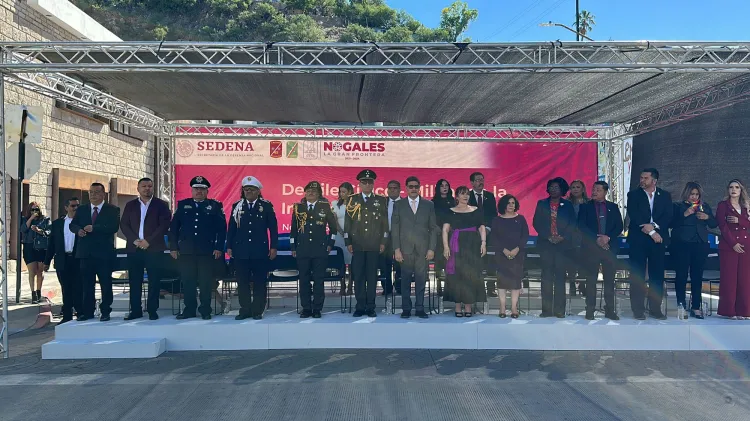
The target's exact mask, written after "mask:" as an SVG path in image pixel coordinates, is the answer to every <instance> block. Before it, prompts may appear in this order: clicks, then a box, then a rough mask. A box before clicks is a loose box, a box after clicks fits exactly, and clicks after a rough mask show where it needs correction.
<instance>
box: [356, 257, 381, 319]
mask: <svg viewBox="0 0 750 421" xmlns="http://www.w3.org/2000/svg"><path fill="white" fill-rule="evenodd" d="M379 260H380V252H377V251H362V250H354V253H353V254H352V274H353V275H354V297H355V298H356V299H357V304H356V308H355V310H356V311H371V310H373V311H374V310H375V291H376V288H377V285H378V261H379Z"/></svg>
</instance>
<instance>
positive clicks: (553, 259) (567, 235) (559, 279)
mask: <svg viewBox="0 0 750 421" xmlns="http://www.w3.org/2000/svg"><path fill="white" fill-rule="evenodd" d="M568 190H569V188H568V183H567V182H566V181H565V179H563V178H562V177H556V178H553V179H552V180H549V181H547V194H549V197H547V198H546V199H542V200H540V201H539V202H538V203H537V204H536V211H535V212H534V223H533V225H534V229H535V230H536V232H537V234H538V236H539V237H538V239H537V249H538V250H539V256H540V257H539V260H540V261H541V262H542V314H541V317H552V316H553V315H554V316H555V317H558V318H564V317H565V304H566V300H565V271H566V269H567V268H568V261H567V260H568V259H567V255H568V250H569V249H570V247H571V243H572V241H571V240H572V235H573V231H574V228H575V227H576V225H577V221H576V220H575V211H574V210H573V205H572V204H571V203H570V202H568V201H567V200H565V199H563V196H565V195H566V194H567V193H568Z"/></svg>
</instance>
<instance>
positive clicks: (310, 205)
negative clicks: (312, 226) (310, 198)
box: [307, 204, 313, 213]
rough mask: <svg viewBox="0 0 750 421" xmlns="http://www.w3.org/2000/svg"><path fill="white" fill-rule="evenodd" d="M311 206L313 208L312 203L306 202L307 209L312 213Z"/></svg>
mask: <svg viewBox="0 0 750 421" xmlns="http://www.w3.org/2000/svg"><path fill="white" fill-rule="evenodd" d="M312 208H313V205H312V204H308V208H307V211H308V212H311V213H312Z"/></svg>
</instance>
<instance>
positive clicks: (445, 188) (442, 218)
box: [432, 178, 456, 296]
mask: <svg viewBox="0 0 750 421" xmlns="http://www.w3.org/2000/svg"><path fill="white" fill-rule="evenodd" d="M432 203H433V204H434V205H435V220H436V221H437V226H438V227H440V228H442V227H443V224H444V223H445V222H446V221H447V220H448V215H450V211H451V208H452V207H454V206H456V199H455V198H454V197H453V189H451V184H450V183H449V182H448V180H446V179H444V178H441V179H440V180H438V182H437V183H435V196H434V197H433V198H432ZM445 263H446V260H445V257H444V256H443V242H442V241H438V245H437V250H435V279H436V280H437V290H438V296H442V295H443V283H442V282H441V279H442V276H443V275H442V272H443V271H444V270H445Z"/></svg>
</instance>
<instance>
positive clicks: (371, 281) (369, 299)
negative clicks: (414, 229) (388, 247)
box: [344, 170, 388, 317]
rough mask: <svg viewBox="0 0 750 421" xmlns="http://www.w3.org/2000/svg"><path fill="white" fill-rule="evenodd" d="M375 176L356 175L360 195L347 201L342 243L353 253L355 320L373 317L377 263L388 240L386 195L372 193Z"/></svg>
mask: <svg viewBox="0 0 750 421" xmlns="http://www.w3.org/2000/svg"><path fill="white" fill-rule="evenodd" d="M376 177H377V176H376V174H375V172H374V171H372V170H362V171H361V172H360V173H359V174H357V180H359V187H360V190H362V193H356V194H352V195H350V196H349V197H348V198H347V199H346V219H345V223H344V241H345V243H346V247H347V248H348V249H349V252H350V253H352V275H353V276H354V296H355V297H356V299H357V306H356V309H355V311H354V317H362V316H364V315H367V316H368V317H376V314H375V287H376V286H377V283H378V262H379V257H380V254H381V253H383V250H385V243H386V240H387V239H388V203H387V201H386V198H385V196H379V195H377V194H373V192H372V191H373V188H374V187H375V184H374V183H375V179H376Z"/></svg>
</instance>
